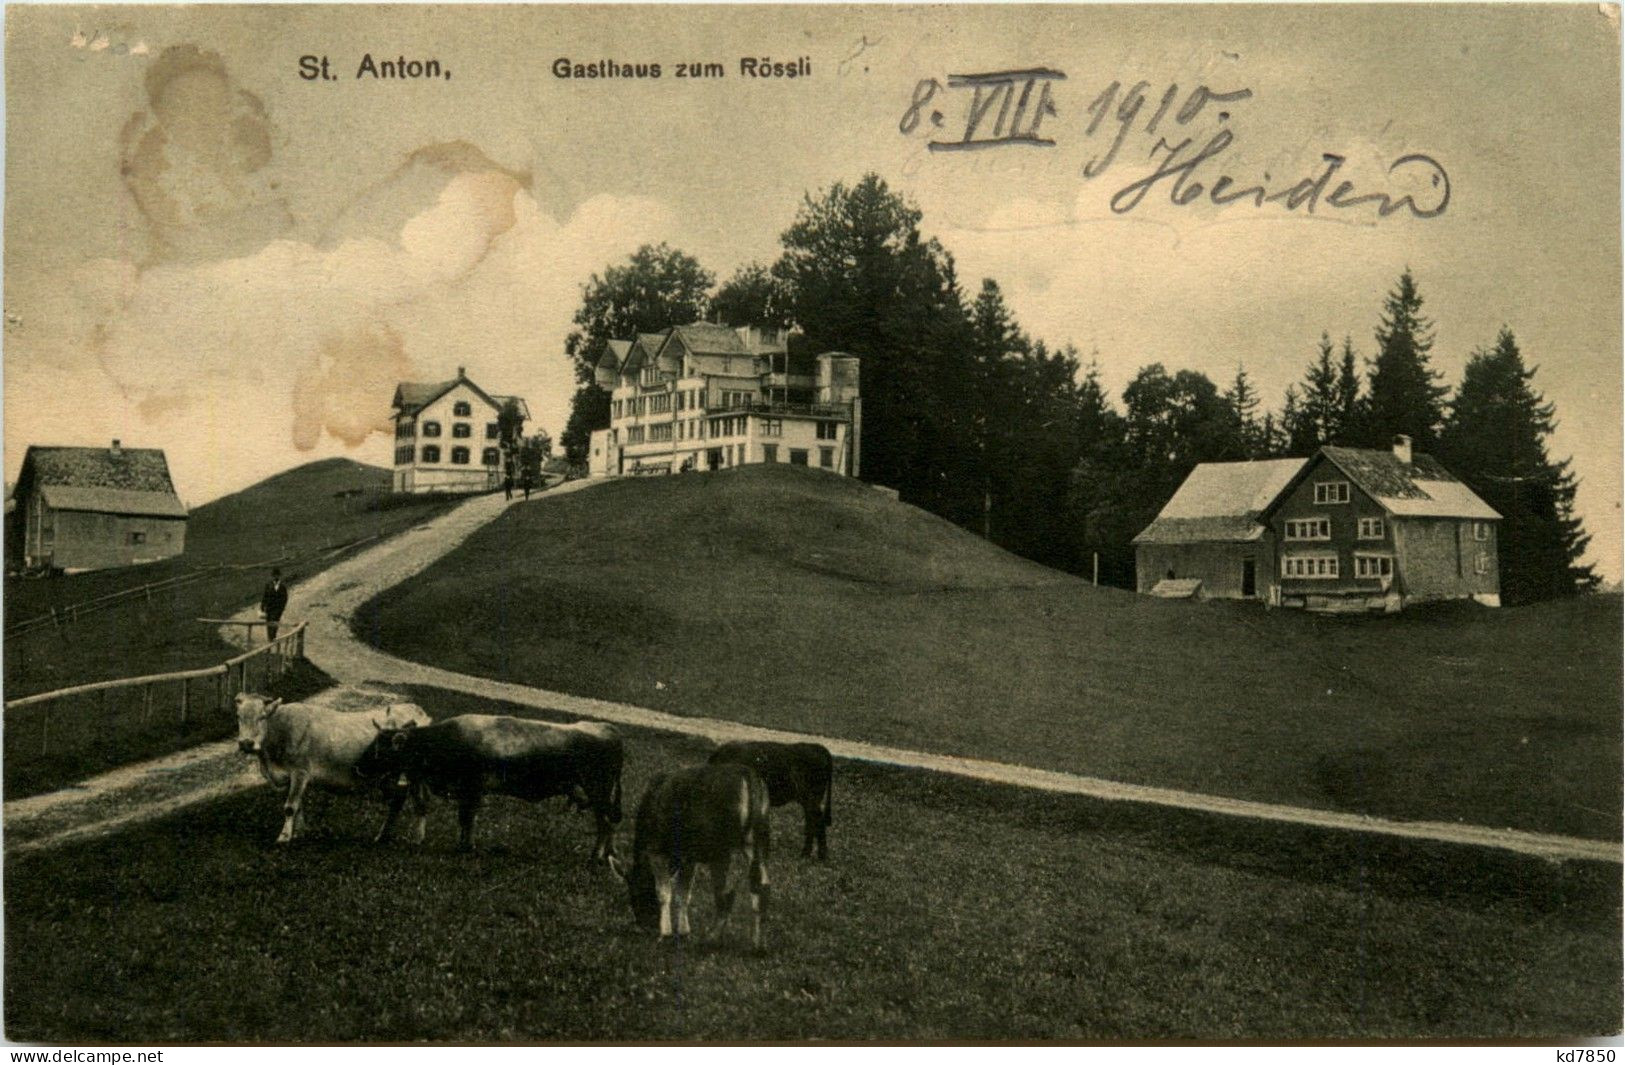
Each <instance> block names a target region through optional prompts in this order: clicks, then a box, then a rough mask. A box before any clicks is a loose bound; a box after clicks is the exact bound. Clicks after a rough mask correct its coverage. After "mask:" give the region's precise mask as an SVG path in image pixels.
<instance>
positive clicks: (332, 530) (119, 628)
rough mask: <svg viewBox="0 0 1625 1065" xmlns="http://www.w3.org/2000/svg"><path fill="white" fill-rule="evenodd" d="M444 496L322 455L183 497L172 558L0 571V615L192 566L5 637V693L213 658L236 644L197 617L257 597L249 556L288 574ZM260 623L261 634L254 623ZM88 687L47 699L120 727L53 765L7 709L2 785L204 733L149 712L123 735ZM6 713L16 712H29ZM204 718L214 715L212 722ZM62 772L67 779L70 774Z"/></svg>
mask: <svg viewBox="0 0 1625 1065" xmlns="http://www.w3.org/2000/svg"><path fill="white" fill-rule="evenodd" d="M446 505H448V502H447V500H446V499H444V498H430V497H421V496H418V497H399V496H392V495H390V494H389V471H388V470H384V469H380V468H378V467H376V466H364V465H362V464H361V463H358V462H352V461H350V460H349V459H325V460H323V461H320V462H312V463H309V464H308V465H305V466H300V467H297V468H295V469H292V470H289V471H287V472H286V473H282V474H278V475H277V476H275V477H272V478H270V479H268V480H265V481H262V482H260V483H259V484H256V485H253V486H251V487H249V488H245V489H243V490H242V491H240V492H236V493H234V494H232V495H229V496H225V497H223V498H221V499H217V500H215V501H214V502H212V503H206V504H204V505H203V506H200V507H198V508H197V509H195V510H193V511H192V513H191V515H190V517H189V518H188V520H187V534H186V553H185V554H184V555H181V556H180V557H178V558H172V559H166V560H165V561H163V562H157V563H153V564H151V565H146V566H131V567H126V568H122V569H112V570H100V571H97V572H93V573H82V574H74V575H72V576H58V577H50V578H42V579H38V580H16V579H7V581H6V584H5V618H6V623H7V624H8V625H10V624H11V623H13V622H15V621H19V620H21V619H23V618H29V617H34V616H37V615H40V614H43V613H46V612H47V611H48V610H49V609H50V608H52V607H55V608H56V609H58V610H61V609H62V608H64V607H67V606H69V605H71V604H78V603H84V602H85V601H87V600H90V599H93V598H95V597H97V596H103V595H108V594H110V593H113V592H119V591H123V590H125V589H129V588H136V587H140V586H142V585H145V584H150V583H153V582H157V581H162V580H166V579H169V578H172V577H178V576H182V575H185V574H195V573H199V574H203V579H201V580H198V581H197V582H195V583H190V584H185V585H181V586H179V587H174V588H168V589H164V590H161V591H157V592H154V593H153V594H152V596H151V598H150V599H145V598H143V599H138V600H130V601H125V602H122V603H119V604H117V605H115V606H112V607H110V608H108V609H106V610H103V611H100V612H96V613H90V614H86V615H85V616H83V617H81V618H80V619H79V620H78V621H75V622H74V623H72V624H70V625H65V626H63V627H62V628H60V629H55V628H53V627H51V626H49V625H47V626H44V627H42V628H37V629H33V630H31V631H28V632H25V633H21V634H16V635H12V636H8V637H7V638H6V640H5V694H6V698H8V699H15V698H18V697H19V696H23V695H29V694H32V693H35V692H41V691H49V690H52V689H55V688H62V687H68V686H70V685H74V684H83V683H88V682H90V681H96V680H109V679H113V678H116V677H132V676H140V675H143V674H149V673H165V672H169V671H172V670H180V669H193V668H198V667H202V666H209V665H215V664H217V663H219V662H220V661H222V660H223V659H225V658H227V657H229V656H230V655H232V654H235V653H236V649H235V648H232V647H230V646H228V645H227V644H225V643H224V642H223V641H222V640H221V639H220V637H219V635H218V631H217V629H216V627H215V626H212V625H203V624H200V623H199V622H198V621H197V620H196V619H197V618H200V617H216V618H218V617H227V616H229V615H230V614H232V613H234V612H235V611H237V610H239V609H241V608H242V607H244V606H247V605H250V604H253V603H256V602H258V600H259V595H260V590H261V589H262V588H263V587H264V585H265V581H266V577H267V573H268V571H267V568H266V566H263V565H258V563H269V562H270V560H272V559H277V558H282V557H286V558H287V559H288V561H284V562H281V563H280V564H281V567H282V570H283V573H284V575H285V576H286V577H287V578H288V579H289V580H290V581H292V582H294V583H297V582H298V581H299V580H300V579H301V578H303V577H307V576H309V575H310V574H312V573H315V572H317V571H318V570H320V569H322V568H324V567H326V566H327V565H328V564H329V563H330V562H331V561H333V558H334V555H332V554H330V553H328V552H327V551H326V550H325V549H327V548H332V547H337V546H340V545H343V544H347V543H350V542H352V541H356V540H359V539H362V538H365V537H373V536H388V535H390V534H392V533H395V532H399V531H400V530H402V529H406V528H410V527H411V526H413V525H415V524H417V523H419V522H421V521H422V520H423V519H424V518H425V517H426V516H427V515H428V514H430V513H433V512H434V511H437V510H439V509H440V508H442V507H444V506H446ZM250 564H255V565H250ZM230 567H246V568H230ZM290 617H292V615H290ZM259 635H261V636H263V630H262V631H261V632H260V634H259ZM98 699H99V697H87V698H86V699H77V700H75V701H73V702H71V703H63V704H58V705H59V707H60V708H59V709H57V710H53V711H51V712H52V713H57V714H65V713H80V714H94V715H96V720H98V721H107V722H110V723H112V724H110V726H109V727H110V728H116V729H117V730H119V733H120V734H119V735H117V736H106V737H103V738H104V739H107V740H108V741H109V742H106V743H103V744H100V745H99V747H98V751H97V753H96V754H95V756H94V758H92V759H91V760H90V761H82V760H80V759H79V758H78V752H76V751H75V750H74V749H71V748H68V747H62V746H60V745H58V746H57V749H56V750H55V751H54V753H53V757H52V764H51V765H50V766H43V765H40V764H36V759H37V755H36V754H35V753H34V752H36V751H37V749H38V746H39V741H38V739H37V737H35V736H33V735H32V734H31V733H29V732H28V728H27V726H28V725H29V723H30V722H29V721H27V720H24V719H22V718H18V717H16V716H8V718H7V721H6V725H7V744H6V754H7V760H6V792H7V794H8V795H13V796H14V795H16V794H19V793H20V792H19V791H18V789H23V790H37V789H38V788H39V787H42V786H46V785H48V784H50V783H53V782H54V783H60V782H61V779H62V775H63V774H64V773H67V774H72V773H74V772H78V771H85V772H89V771H94V770H96V769H100V768H104V767H105V766H106V765H109V764H116V763H117V761H119V760H121V759H123V760H128V759H130V758H134V757H140V756H142V755H144V754H155V753H158V752H159V751H161V750H166V749H170V748H172V747H173V746H174V745H175V744H176V743H178V742H182V740H183V739H190V740H191V741H192V742H196V740H197V739H199V738H207V737H201V736H200V735H198V734H197V733H196V729H194V730H193V731H192V732H189V733H187V734H186V735H185V736H184V737H183V736H182V734H181V733H179V732H177V731H175V729H174V727H173V722H168V723H167V724H161V725H160V724H156V723H155V724H154V726H153V728H152V729H150V730H143V731H141V732H140V733H139V734H138V735H137V734H129V733H127V728H126V725H127V723H126V722H123V717H124V716H125V715H124V714H122V713H121V711H122V710H128V709H130V708H128V707H123V708H121V707H120V706H118V705H116V704H117V699H116V698H110V699H109V702H108V703H106V704H104V703H101V702H100V701H98ZM81 703H84V704H85V705H80V704H81ZM41 712H43V711H41ZM17 713H20V714H22V715H24V718H26V717H27V716H28V715H29V714H30V713H31V711H30V710H29V709H25V710H22V711H18V712H17ZM64 724H66V723H64ZM54 727H56V728H57V729H58V736H59V737H61V736H65V735H66V734H68V732H69V731H70V730H68V729H64V728H63V727H62V726H61V725H58V726H54ZM212 727H215V728H217V729H218V728H223V727H224V726H223V725H220V724H219V723H218V722H215V723H213V726H212ZM81 731H82V730H81ZM14 741H15V742H14ZM14 755H15V757H13V756H14ZM68 779H75V778H74V777H72V776H71V775H70V776H69V777H68Z"/></svg>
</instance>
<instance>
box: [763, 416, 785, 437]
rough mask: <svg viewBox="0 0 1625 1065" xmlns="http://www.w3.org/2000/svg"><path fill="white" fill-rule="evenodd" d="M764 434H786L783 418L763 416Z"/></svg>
mask: <svg viewBox="0 0 1625 1065" xmlns="http://www.w3.org/2000/svg"><path fill="white" fill-rule="evenodd" d="M762 435H763V436H783V435H784V420H783V419H782V418H763V419H762Z"/></svg>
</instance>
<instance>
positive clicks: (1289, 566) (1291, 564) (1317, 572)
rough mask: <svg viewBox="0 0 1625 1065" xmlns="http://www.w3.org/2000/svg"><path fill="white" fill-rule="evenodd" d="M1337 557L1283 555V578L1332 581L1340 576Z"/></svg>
mask: <svg viewBox="0 0 1625 1065" xmlns="http://www.w3.org/2000/svg"><path fill="white" fill-rule="evenodd" d="M1337 568H1338V567H1337V556H1336V555H1283V556H1281V576H1283V577H1302V578H1309V579H1314V580H1330V579H1332V578H1335V577H1336V576H1337V575H1338V572H1337Z"/></svg>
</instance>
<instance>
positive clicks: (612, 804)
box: [609, 767, 621, 825]
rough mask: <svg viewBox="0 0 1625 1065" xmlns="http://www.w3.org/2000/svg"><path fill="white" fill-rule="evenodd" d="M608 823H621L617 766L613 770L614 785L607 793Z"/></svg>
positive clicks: (619, 780)
mask: <svg viewBox="0 0 1625 1065" xmlns="http://www.w3.org/2000/svg"><path fill="white" fill-rule="evenodd" d="M609 823H610V824H612V825H618V824H620V823H621V774H620V770H619V767H617V769H616V772H615V787H614V788H613V789H612V790H611V791H610V793H609Z"/></svg>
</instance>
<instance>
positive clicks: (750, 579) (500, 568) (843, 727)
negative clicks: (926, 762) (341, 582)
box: [356, 466, 1622, 838]
mask: <svg viewBox="0 0 1625 1065" xmlns="http://www.w3.org/2000/svg"><path fill="white" fill-rule="evenodd" d="M1621 624H1622V614H1621V604H1620V600H1619V598H1618V597H1598V598H1591V599H1583V600H1577V601H1572V602H1564V603H1553V604H1546V605H1542V606H1537V607H1530V608H1525V609H1520V610H1502V611H1492V610H1486V609H1482V608H1478V607H1465V608H1464V607H1447V608H1443V609H1438V610H1431V611H1416V612H1413V613H1410V614H1407V615H1404V616H1401V617H1397V618H1324V617H1315V616H1306V615H1303V614H1299V613H1292V612H1285V611H1273V612H1266V611H1264V610H1263V609H1261V608H1259V607H1257V606H1255V605H1250V604H1235V603H1170V602H1163V601H1159V600H1151V599H1147V598H1144V597H1140V596H1135V595H1132V594H1129V593H1126V592H1121V591H1116V590H1111V589H1103V588H1095V587H1093V586H1091V585H1089V584H1088V583H1087V582H1084V581H1080V580H1077V579H1075V578H1072V577H1069V576H1065V575H1062V574H1058V573H1055V572H1054V571H1051V570H1047V569H1044V568H1042V567H1039V566H1036V565H1033V564H1031V563H1027V562H1024V561H1022V560H1020V559H1017V558H1015V557H1013V556H1011V555H1008V554H1006V553H1005V552H1002V551H1000V550H998V549H997V548H994V547H991V546H990V545H988V544H986V543H985V542H983V541H981V540H980V539H978V538H976V537H974V536H971V535H969V534H967V533H965V532H964V531H962V530H959V529H957V528H955V527H953V526H951V525H949V524H947V523H946V522H943V521H940V520H938V519H936V518H934V517H932V516H930V515H927V514H925V513H923V512H921V511H919V510H917V509H915V508H912V507H908V506H905V505H902V504H899V503H897V502H895V501H893V500H890V499H889V498H887V497H886V496H884V495H882V494H881V493H879V492H876V491H874V490H873V489H871V488H868V487H866V486H864V485H862V484H860V483H856V482H853V481H849V480H844V479H838V478H834V477H830V476H827V475H824V474H822V473H819V472H818V471H810V470H800V469H794V468H791V467H788V466H781V467H763V466H753V467H746V468H743V469H740V470H737V471H728V472H724V473H718V474H707V475H694V476H687V477H674V478H661V479H654V480H639V481H618V482H613V483H610V484H606V485H604V486H602V487H599V488H595V489H594V490H592V491H589V492H582V493H577V494H575V495H571V496H568V497H563V498H560V499H557V500H542V501H538V502H535V503H532V504H530V505H528V506H520V507H517V508H514V509H513V510H510V511H509V512H508V513H507V514H506V515H504V516H503V517H502V518H501V519H499V520H498V521H496V522H494V523H492V524H491V525H489V526H487V527H486V528H484V529H482V530H481V531H480V532H479V533H477V534H476V535H475V536H473V537H471V538H470V539H469V540H468V541H467V542H466V543H465V544H463V545H462V546H461V547H460V548H459V549H458V550H457V551H455V552H454V553H453V554H451V555H450V556H448V557H447V558H446V559H445V560H443V561H442V562H441V563H440V564H438V565H437V566H434V567H431V568H430V569H429V570H428V571H426V572H424V573H422V574H420V575H418V576H417V577H415V578H413V579H412V580H410V581H408V582H406V583H405V584H403V585H400V586H399V587H397V588H395V589H392V590H390V591H389V592H386V593H385V594H384V595H383V596H381V597H380V598H379V599H378V600H376V601H375V602H373V603H371V604H369V605H368V606H367V607H366V608H365V609H364V610H363V611H362V612H361V615H360V616H359V617H358V620H357V626H356V628H357V631H358V632H359V633H362V634H363V635H364V636H365V637H366V638H368V639H370V640H373V641H375V642H376V643H378V644H379V645H380V646H382V647H384V648H385V649H387V650H389V651H392V652H394V653H397V654H401V655H404V656H406V657H408V658H413V659H417V660H421V661H426V662H432V663H435V664H437V665H442V666H446V667H448V668H452V669H457V670H461V671H465V672H469V673H475V674H480V675H485V676H491V677H496V678H500V679H503V680H511V681H517V682H520V683H526V684H532V685H537V686H541V687H549V688H554V689H558V690H564V691H570V692H574V693H577V694H583V695H591V696H597V697H601V698H607V699H616V700H622V701H626V702H631V703H636V704H638V705H643V706H649V707H653V708H656V709H660V710H665V711H669V712H673V713H680V714H693V715H707V716H718V717H727V718H733V719H736V720H741V721H749V722H753V723H759V724H764V725H770V726H775V727H780V728H790V729H799V730H806V731H812V732H825V733H831V734H838V735H842V736H849V737H854V738H861V739H867V740H872V741H877V742H883V743H892V744H899V745H904V746H912V747H917V748H924V749H929V750H935V751H941V752H946V753H953V754H964V755H972V756H979V757H985V758H993V759H1000V760H1008V761H1015V762H1022V763H1027V764H1032V765H1038V766H1043V767H1046V768H1055V769H1064V770H1069V771H1074V772H1080V773H1088V774H1095V775H1099V776H1103V777H1108V778H1111V779H1116V780H1124V781H1132V782H1135V783H1145V784H1155V785H1163V786H1169V787H1180V788H1190V789H1193V790H1198V791H1203V792H1211V793H1217V794H1222V795H1232V796H1237V797H1243V798H1252V799H1261V800H1267V801H1276V802H1287V803H1296V804H1303V805H1309V806H1318V807H1325V808H1333V809H1341V810H1350V811H1355V812H1363V813H1370V814H1379V815H1386V816H1395V817H1408V818H1428V819H1457V818H1459V819H1462V820H1465V821H1470V822H1475V823H1482V824H1489V825H1496V826H1511V827H1519V828H1525V829H1533V830H1546V831H1557V832H1568V833H1574V834H1579V835H1586V836H1593V837H1603V838H1618V836H1619V833H1620V787H1621V766H1620V755H1621V728H1620V723H1621V654H1620V652H1621V639H1620V635H1621Z"/></svg>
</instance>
